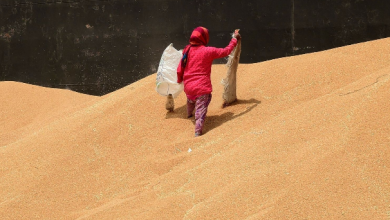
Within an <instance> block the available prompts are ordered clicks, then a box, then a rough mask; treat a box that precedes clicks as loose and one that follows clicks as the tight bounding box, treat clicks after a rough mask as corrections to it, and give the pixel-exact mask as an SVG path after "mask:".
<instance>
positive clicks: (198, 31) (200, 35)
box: [190, 27, 209, 45]
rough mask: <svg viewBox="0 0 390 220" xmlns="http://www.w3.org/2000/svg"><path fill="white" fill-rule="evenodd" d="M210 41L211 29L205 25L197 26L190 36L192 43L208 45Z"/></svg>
mask: <svg viewBox="0 0 390 220" xmlns="http://www.w3.org/2000/svg"><path fill="white" fill-rule="evenodd" d="M208 43H209V30H207V29H206V28H204V27H197V28H195V29H194V31H192V34H191V37H190V44H191V45H207V44H208Z"/></svg>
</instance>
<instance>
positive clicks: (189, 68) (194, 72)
mask: <svg viewBox="0 0 390 220" xmlns="http://www.w3.org/2000/svg"><path fill="white" fill-rule="evenodd" d="M233 37H234V38H232V40H231V41H230V43H229V45H228V46H227V47H225V48H215V47H207V46H206V45H207V43H208V42H209V31H208V30H207V29H206V28H204V27H197V28H195V30H194V31H193V32H192V34H191V37H190V44H189V45H187V46H186V47H185V48H184V50H183V58H182V60H181V62H180V63H179V66H178V68H177V82H178V83H181V82H184V92H185V93H186V95H187V117H188V118H190V117H192V113H193V111H194V109H195V121H196V123H195V137H197V136H200V135H202V129H203V124H204V120H205V118H206V113H207V108H208V106H209V104H210V101H211V92H212V91H213V89H212V85H211V79H210V74H211V65H212V63H213V60H214V59H218V58H222V57H226V56H228V55H229V54H230V53H231V52H232V51H233V49H234V47H235V46H236V45H237V40H239V39H240V35H239V34H238V33H237V34H234V36H233Z"/></svg>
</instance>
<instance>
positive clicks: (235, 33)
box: [233, 29, 241, 40]
mask: <svg viewBox="0 0 390 220" xmlns="http://www.w3.org/2000/svg"><path fill="white" fill-rule="evenodd" d="M239 31H240V29H236V30H235V31H234V34H233V37H234V38H236V39H237V40H241V35H240V34H239V33H238V32H239Z"/></svg>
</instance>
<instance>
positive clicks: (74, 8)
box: [0, 0, 390, 95]
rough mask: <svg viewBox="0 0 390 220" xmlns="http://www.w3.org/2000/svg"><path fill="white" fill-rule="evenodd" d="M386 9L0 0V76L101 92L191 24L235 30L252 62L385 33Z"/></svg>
mask: <svg viewBox="0 0 390 220" xmlns="http://www.w3.org/2000/svg"><path fill="white" fill-rule="evenodd" d="M233 2H234V3H233ZM389 12H390V1H389V0H317V1H313V0H278V1H275V0H247V1H228V0H191V1H186V0H95V1H92V0H90V1H87V0H0V80H13V81H21V82H26V83H30V84H36V85H42V86H48V87H59V88H69V89H72V90H74V91H78V92H83V93H89V94H95V95H102V94H106V93H108V92H111V91H114V90H116V89H119V88H121V87H123V86H126V85H128V84H130V83H132V82H134V81H136V80H138V79H141V78H143V77H145V76H147V75H150V74H152V73H155V72H156V71H157V67H158V63H159V60H160V57H161V54H162V52H163V50H164V49H165V47H167V46H168V45H169V44H170V43H173V44H174V47H176V48H177V49H180V48H183V47H184V46H185V45H186V44H187V42H188V38H189V36H190V34H191V32H192V30H193V29H194V28H195V27H197V26H205V27H207V28H208V29H209V30H210V43H209V45H210V46H216V47H224V46H226V45H227V43H228V42H229V40H230V33H231V32H232V31H233V30H234V29H236V28H240V29H241V34H242V37H243V41H242V54H241V62H242V63H254V62H260V61H265V60H269V59H274V58H279V57H284V56H291V55H297V54H303V53H308V52H315V51H320V50H325V49H330V48H334V47H339V46H343V45H348V44H353V43H358V42H363V41H368V40H374V39H378V38H384V37H389V36H390V13H389ZM222 62H224V60H216V63H222Z"/></svg>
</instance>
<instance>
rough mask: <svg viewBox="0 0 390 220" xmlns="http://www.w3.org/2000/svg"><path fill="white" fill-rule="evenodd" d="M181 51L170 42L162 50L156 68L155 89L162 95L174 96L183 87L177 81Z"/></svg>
mask: <svg viewBox="0 0 390 220" xmlns="http://www.w3.org/2000/svg"><path fill="white" fill-rule="evenodd" d="M181 58H182V53H181V52H180V51H178V50H176V49H175V48H174V47H173V46H172V44H170V45H169V46H168V47H167V48H166V49H165V50H164V52H163V54H162V56H161V60H160V64H159V66H158V70H157V78H156V91H157V92H158V94H160V95H162V96H168V95H169V94H172V96H173V98H176V97H177V96H178V95H179V94H180V93H181V92H182V91H183V89H184V87H183V83H180V84H179V83H177V67H178V65H179V63H180V60H181Z"/></svg>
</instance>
